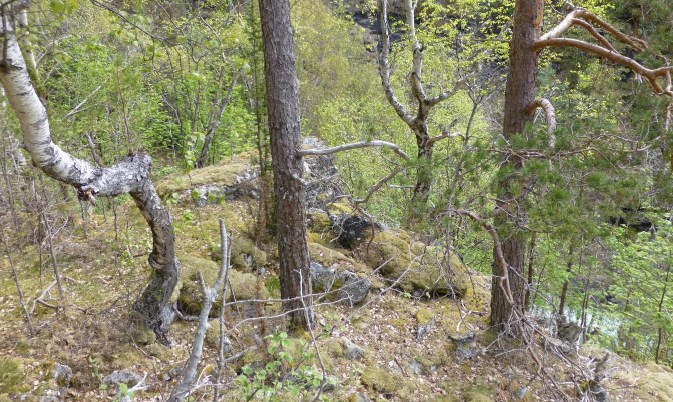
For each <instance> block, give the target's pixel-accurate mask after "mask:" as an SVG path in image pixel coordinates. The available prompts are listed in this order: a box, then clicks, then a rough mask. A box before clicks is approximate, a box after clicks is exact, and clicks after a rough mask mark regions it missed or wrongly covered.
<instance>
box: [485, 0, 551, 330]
mask: <svg viewBox="0 0 673 402" xmlns="http://www.w3.org/2000/svg"><path fill="white" fill-rule="evenodd" d="M543 5H544V3H543V0H518V1H517V3H516V10H515V13H514V26H513V33H512V40H511V42H510V50H509V52H510V54H509V59H510V66H509V73H508V76H507V87H506V90H505V117H504V122H503V136H504V138H505V140H506V141H508V142H509V141H510V139H511V138H512V137H513V136H515V135H517V134H521V133H523V131H524V128H525V126H526V124H527V123H528V122H530V121H531V119H532V110H531V108H530V106H531V105H532V104H533V101H534V100H535V87H536V84H535V80H536V77H537V59H538V55H537V51H536V50H535V48H534V45H535V41H536V39H537V38H539V36H540V30H541V27H542V14H543ZM523 164H524V161H523V159H522V158H521V157H520V156H518V155H516V154H513V153H510V154H508V155H507V156H506V160H505V161H504V163H503V164H502V170H503V175H502V176H501V178H500V181H499V189H500V190H499V194H498V201H497V203H496V209H497V220H496V226H497V227H498V229H499V232H500V233H501V234H502V235H501V238H502V239H503V240H502V243H503V244H502V250H503V254H504V259H505V262H506V264H507V266H503V264H502V263H501V262H500V261H498V259H495V262H494V265H493V287H492V291H491V325H494V326H496V327H499V328H500V329H507V328H506V327H507V325H508V324H509V323H510V320H511V319H512V318H513V309H519V310H520V311H523V310H524V308H525V297H526V280H525V279H524V278H525V275H524V267H525V261H526V258H525V257H526V236H525V233H524V232H523V230H522V228H523V227H524V226H525V225H526V223H527V220H528V217H527V214H526V211H525V206H524V205H523V203H522V202H519V200H517V194H515V193H514V191H513V189H514V188H516V187H518V186H516V185H515V184H516V183H515V181H516V180H517V179H518V178H517V176H518V172H520V170H521V169H522V167H523ZM504 275H507V276H508V278H509V288H510V289H511V295H507V294H506V292H508V290H507V289H506V287H505V286H502V283H503V280H502V279H501V278H503V276H504ZM508 296H511V299H510V297H508Z"/></svg>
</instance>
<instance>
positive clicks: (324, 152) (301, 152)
mask: <svg viewBox="0 0 673 402" xmlns="http://www.w3.org/2000/svg"><path fill="white" fill-rule="evenodd" d="M367 147H386V148H390V149H392V150H393V151H394V152H395V153H396V154H398V155H399V156H400V157H402V159H404V160H405V161H407V162H410V161H411V159H410V158H409V155H407V154H406V153H405V152H404V151H402V149H400V147H399V145H397V144H395V143H392V142H388V141H381V140H371V141H362V142H354V143H351V144H344V145H338V146H336V147H333V148H326V149H300V150H297V152H296V155H297V156H311V155H331V154H335V153H337V152H342V151H349V150H351V149H358V148H367Z"/></svg>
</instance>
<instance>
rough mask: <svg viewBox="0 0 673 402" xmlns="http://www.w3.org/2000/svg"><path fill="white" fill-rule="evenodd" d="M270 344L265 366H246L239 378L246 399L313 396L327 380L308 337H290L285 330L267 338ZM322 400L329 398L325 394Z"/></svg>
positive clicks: (273, 399)
mask: <svg viewBox="0 0 673 402" xmlns="http://www.w3.org/2000/svg"><path fill="white" fill-rule="evenodd" d="M264 339H265V340H266V341H267V345H268V349H267V351H268V354H269V357H270V361H269V362H267V363H266V365H265V366H264V368H263V369H257V370H255V369H253V368H252V367H251V366H245V367H243V370H242V374H241V375H239V376H238V377H237V378H236V382H237V384H238V385H239V386H240V387H241V388H242V389H243V393H244V395H245V397H246V400H251V399H256V400H262V401H285V400H288V398H291V399H292V400H302V398H304V397H313V396H314V395H316V393H317V392H318V388H320V387H321V386H322V385H323V384H325V383H326V381H327V380H328V379H327V378H324V377H323V373H322V372H321V371H320V370H318V369H316V368H315V367H314V366H313V364H314V363H315V360H316V359H315V354H314V353H313V352H312V351H310V348H312V347H313V346H311V345H310V344H308V343H307V342H306V341H303V340H297V339H291V338H289V337H288V335H287V333H285V332H278V333H276V334H274V335H268V336H266V337H265V338H264ZM321 400H328V399H327V398H326V397H324V396H323V398H322V399H321Z"/></svg>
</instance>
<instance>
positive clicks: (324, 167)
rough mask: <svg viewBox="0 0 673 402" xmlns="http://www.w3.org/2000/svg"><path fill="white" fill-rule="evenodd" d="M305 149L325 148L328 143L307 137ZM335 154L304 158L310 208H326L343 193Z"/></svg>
mask: <svg viewBox="0 0 673 402" xmlns="http://www.w3.org/2000/svg"><path fill="white" fill-rule="evenodd" d="M302 146H303V148H305V149H325V148H328V146H327V144H325V143H324V142H322V141H321V140H320V139H319V138H316V137H306V138H304V140H303V144H302ZM334 161H335V156H334V154H332V155H319V156H309V157H305V158H303V164H304V177H303V179H304V181H305V182H306V183H307V184H306V203H307V207H308V208H318V209H322V210H324V209H325V206H326V205H327V204H328V203H329V202H331V201H333V200H334V199H335V198H336V197H337V196H339V195H343V191H342V190H341V187H342V186H340V185H339V183H338V179H339V172H338V170H337V168H336V165H335V163H334Z"/></svg>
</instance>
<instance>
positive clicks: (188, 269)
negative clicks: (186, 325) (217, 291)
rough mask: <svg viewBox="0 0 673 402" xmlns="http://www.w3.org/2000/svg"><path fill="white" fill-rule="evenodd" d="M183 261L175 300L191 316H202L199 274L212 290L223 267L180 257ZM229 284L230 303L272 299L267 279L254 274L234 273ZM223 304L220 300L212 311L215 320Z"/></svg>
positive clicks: (231, 272) (189, 257)
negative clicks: (265, 283)
mask: <svg viewBox="0 0 673 402" xmlns="http://www.w3.org/2000/svg"><path fill="white" fill-rule="evenodd" d="M179 258H180V262H181V264H182V271H181V272H180V280H179V281H178V285H177V286H176V293H175V294H174V298H175V300H176V301H177V302H178V305H179V306H180V308H181V310H182V311H184V312H187V313H189V314H198V313H199V312H200V311H201V308H202V307H203V294H202V292H201V285H200V284H199V278H198V273H199V271H201V273H202V275H203V279H204V280H205V282H206V285H208V286H212V284H213V283H215V279H216V278H217V273H218V272H219V269H220V267H219V265H218V264H217V263H216V262H213V261H211V260H206V259H204V258H199V257H194V256H191V255H180V256H179ZM229 283H230V284H231V288H232V289H233V294H232V293H231V292H227V301H231V300H233V299H234V298H235V299H236V300H252V299H268V298H269V297H270V295H269V291H268V290H267V289H266V286H265V285H264V281H263V279H262V278H258V277H257V276H255V275H253V274H250V273H245V272H239V271H236V270H231V271H230V272H229ZM221 304H222V303H221V301H220V300H218V301H217V302H216V303H215V305H214V306H213V309H212V310H211V316H213V317H214V316H216V315H217V311H218V310H219V309H220V306H221Z"/></svg>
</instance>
